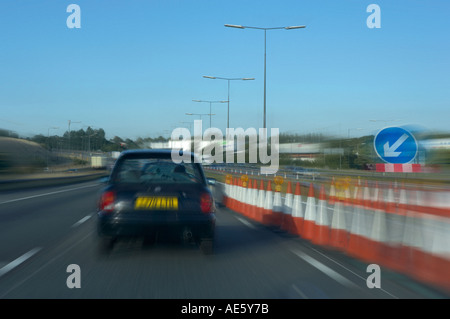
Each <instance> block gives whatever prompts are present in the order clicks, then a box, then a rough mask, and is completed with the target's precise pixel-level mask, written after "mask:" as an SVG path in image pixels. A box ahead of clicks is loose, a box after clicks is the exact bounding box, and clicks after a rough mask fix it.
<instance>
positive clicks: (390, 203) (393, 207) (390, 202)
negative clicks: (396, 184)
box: [386, 183, 397, 214]
mask: <svg viewBox="0 0 450 319" xmlns="http://www.w3.org/2000/svg"><path fill="white" fill-rule="evenodd" d="M386 212H388V213H391V214H396V213H397V204H396V203H395V197H394V189H393V188H392V183H389V188H388V191H387V194H386Z"/></svg>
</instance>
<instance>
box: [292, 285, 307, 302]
mask: <svg viewBox="0 0 450 319" xmlns="http://www.w3.org/2000/svg"><path fill="white" fill-rule="evenodd" d="M292 288H294V290H295V292H296V293H298V294H299V295H300V297H302V298H303V299H309V298H308V296H307V295H305V294H304V293H303V292H302V291H301V290H300V289H299V288H298V287H297V286H296V285H295V284H292Z"/></svg>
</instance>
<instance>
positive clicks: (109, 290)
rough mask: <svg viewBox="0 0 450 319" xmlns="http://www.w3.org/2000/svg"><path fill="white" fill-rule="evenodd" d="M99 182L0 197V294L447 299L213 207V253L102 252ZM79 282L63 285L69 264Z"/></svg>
mask: <svg viewBox="0 0 450 319" xmlns="http://www.w3.org/2000/svg"><path fill="white" fill-rule="evenodd" d="M101 186H102V185H101V184H99V183H97V182H86V183H80V184H74V185H66V186H63V187H48V188H40V189H33V190H22V191H14V192H8V193H2V194H0V242H1V243H2V244H1V245H0V298H1V299H9V298H14V299H17V298H20V299H22V298H26V299H34V298H44V299H47V298H48V299H60V298H64V299H72V298H75V299H86V298H88V299H90V298H125V299H129V298H130V299H137V298H151V299H159V298H164V299H186V298H188V299H199V298H202V299H203V298H205V299H305V298H308V299H318V298H329V299H338V298H339V299H341V298H352V299H353V298H354V299H358V298H383V299H391V298H421V299H428V298H448V297H449V296H448V295H445V294H443V293H442V292H440V291H438V290H436V289H434V288H432V287H429V286H426V285H423V284H421V283H419V282H416V281H414V280H412V279H410V278H408V277H406V276H403V275H401V274H398V273H394V272H390V271H388V270H386V269H383V268H381V288H372V289H370V288H368V287H367V284H366V279H367V277H368V276H369V275H370V273H368V272H367V266H368V265H367V264H365V263H363V262H360V261H358V260H356V259H353V258H350V257H348V256H346V255H344V254H341V253H339V252H335V251H328V250H326V249H324V248H322V247H318V246H314V245H312V244H310V243H308V242H307V241H304V240H302V239H300V238H297V237H293V236H289V235H287V234H285V233H282V232H279V231H274V230H271V229H268V228H266V227H264V226H262V225H259V224H257V223H255V222H253V221H250V220H247V219H245V218H244V217H242V216H240V215H238V214H236V213H234V212H232V211H230V210H228V209H226V208H219V209H218V212H217V241H216V253H215V254H214V255H211V256H206V255H203V254H202V253H201V251H200V250H199V249H198V247H196V246H193V245H189V244H182V243H180V242H177V241H173V240H171V239H170V238H161V240H160V241H159V242H157V243H156V244H155V245H148V244H147V243H145V242H142V241H141V240H135V241H129V242H119V243H118V244H117V245H116V246H115V247H114V249H113V251H112V252H111V253H110V254H109V255H107V256H102V255H100V254H99V253H98V249H97V248H98V247H97V236H96V232H95V217H96V215H95V203H96V199H97V194H98V192H99V190H100V189H101ZM73 264H76V265H78V266H79V267H80V283H81V287H80V288H68V286H67V279H68V277H69V276H70V275H71V273H70V272H67V267H68V266H69V265H73Z"/></svg>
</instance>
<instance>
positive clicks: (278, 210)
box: [271, 185, 283, 227]
mask: <svg viewBox="0 0 450 319" xmlns="http://www.w3.org/2000/svg"><path fill="white" fill-rule="evenodd" d="M278 186H279V185H277V186H276V189H275V193H274V196H273V208H272V222H271V223H272V226H275V227H280V226H281V220H282V218H283V203H282V201H281V192H280V191H279V190H278Z"/></svg>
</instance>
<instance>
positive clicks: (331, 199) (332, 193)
mask: <svg viewBox="0 0 450 319" xmlns="http://www.w3.org/2000/svg"><path fill="white" fill-rule="evenodd" d="M335 202H336V188H335V186H334V177H333V178H332V180H331V186H330V196H328V204H330V205H334V203H335Z"/></svg>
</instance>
